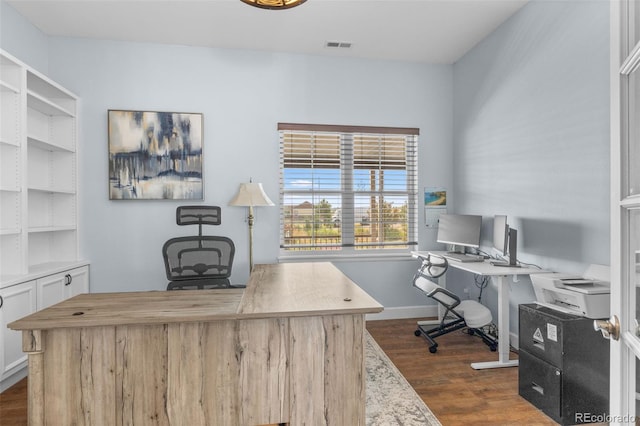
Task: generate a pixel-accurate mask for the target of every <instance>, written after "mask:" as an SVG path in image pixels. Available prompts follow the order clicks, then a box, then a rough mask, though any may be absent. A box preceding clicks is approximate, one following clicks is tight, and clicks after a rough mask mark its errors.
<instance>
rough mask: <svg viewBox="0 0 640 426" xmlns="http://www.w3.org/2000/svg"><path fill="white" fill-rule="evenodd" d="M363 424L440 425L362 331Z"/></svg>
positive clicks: (393, 425)
mask: <svg viewBox="0 0 640 426" xmlns="http://www.w3.org/2000/svg"><path fill="white" fill-rule="evenodd" d="M365 351H366V361H365V369H366V374H367V385H366V392H367V405H366V424H367V426H427V425H434V426H435V425H440V422H439V421H438V419H437V418H436V416H434V415H433V413H432V412H431V410H429V407H427V406H426V405H425V403H424V402H423V401H422V398H420V396H418V394H417V393H416V391H415V390H413V388H412V387H411V385H410V384H409V382H407V379H405V378H404V376H403V375H402V373H400V371H399V370H398V368H397V367H396V366H395V365H394V364H393V362H391V360H390V359H389V357H388V356H387V355H386V354H385V353H384V351H383V350H382V349H380V346H378V344H377V343H376V341H375V340H374V339H373V337H371V335H370V334H369V333H368V332H366V331H365Z"/></svg>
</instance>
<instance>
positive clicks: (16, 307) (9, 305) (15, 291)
mask: <svg viewBox="0 0 640 426" xmlns="http://www.w3.org/2000/svg"><path fill="white" fill-rule="evenodd" d="M0 303H1V305H0V349H1V350H0V378H1V379H4V378H5V377H7V376H9V375H11V374H13V373H14V372H15V371H17V370H19V369H20V368H22V367H23V366H25V365H26V361H27V356H26V355H25V354H24V353H23V352H22V332H20V331H14V330H10V329H8V328H7V324H9V323H10V322H13V321H16V320H18V319H20V318H22V317H24V316H27V315H30V314H32V313H33V312H35V311H36V283H35V281H28V282H25V283H22V284H17V285H14V286H11V287H8V288H4V289H1V290H0Z"/></svg>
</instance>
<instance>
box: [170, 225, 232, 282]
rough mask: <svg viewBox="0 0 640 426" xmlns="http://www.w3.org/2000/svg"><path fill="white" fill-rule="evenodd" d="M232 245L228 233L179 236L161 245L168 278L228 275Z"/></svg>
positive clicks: (189, 278)
mask: <svg viewBox="0 0 640 426" xmlns="http://www.w3.org/2000/svg"><path fill="white" fill-rule="evenodd" d="M235 251H236V249H235V245H234V244H233V241H232V240H231V239H229V238H227V237H218V236H193V237H178V238H172V239H170V240H169V241H167V242H166V243H165V244H164V246H163V247H162V255H163V257H164V264H165V270H166V273H167V279H169V280H171V281H181V280H195V279H209V278H228V277H230V276H231V268H232V266H233V257H234V254H235Z"/></svg>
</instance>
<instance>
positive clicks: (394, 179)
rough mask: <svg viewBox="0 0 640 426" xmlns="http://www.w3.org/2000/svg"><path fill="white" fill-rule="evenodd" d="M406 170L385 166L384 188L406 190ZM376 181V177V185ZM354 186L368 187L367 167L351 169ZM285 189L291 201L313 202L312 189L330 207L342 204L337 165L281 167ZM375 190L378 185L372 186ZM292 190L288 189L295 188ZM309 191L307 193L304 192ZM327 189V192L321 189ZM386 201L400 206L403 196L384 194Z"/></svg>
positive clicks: (366, 190) (404, 201) (369, 188)
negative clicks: (327, 167) (312, 167)
mask: <svg viewBox="0 0 640 426" xmlns="http://www.w3.org/2000/svg"><path fill="white" fill-rule="evenodd" d="M406 176H407V172H406V171H404V170H385V171H384V190H383V191H405V192H406V191H407V178H406ZM377 185H378V182H377V181H376V186H377ZM353 187H354V188H353V189H354V191H355V192H358V191H362V192H368V191H371V175H370V170H354V171H353ZM284 190H285V192H289V194H288V195H287V199H288V200H289V201H290V202H293V203H294V204H295V203H303V202H305V201H308V202H311V203H314V200H311V199H310V197H311V195H312V193H313V192H315V193H316V194H315V197H316V198H319V199H318V200H315V201H316V202H318V201H320V199H325V200H327V201H328V202H329V203H330V204H331V206H332V207H333V208H340V207H342V200H341V196H340V191H341V182H340V170H339V169H313V170H309V169H294V168H285V169H284ZM374 190H376V191H377V190H378V188H374ZM298 191H300V192H301V193H299V194H292V193H291V192H298ZM306 191H308V192H309V194H304V193H303V192H306ZM325 191H326V192H327V193H326V194H325V193H324V192H325ZM384 199H385V201H386V202H387V203H390V204H392V205H393V206H394V207H400V206H402V205H403V204H405V203H406V201H407V197H406V196H393V195H385V197H384Z"/></svg>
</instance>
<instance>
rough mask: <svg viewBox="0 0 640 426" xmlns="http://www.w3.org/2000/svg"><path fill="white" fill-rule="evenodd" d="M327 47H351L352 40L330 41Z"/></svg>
mask: <svg viewBox="0 0 640 426" xmlns="http://www.w3.org/2000/svg"><path fill="white" fill-rule="evenodd" d="M325 47H330V48H332V49H333V48H336V49H351V42H348V41H328V42H327V44H325Z"/></svg>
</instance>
